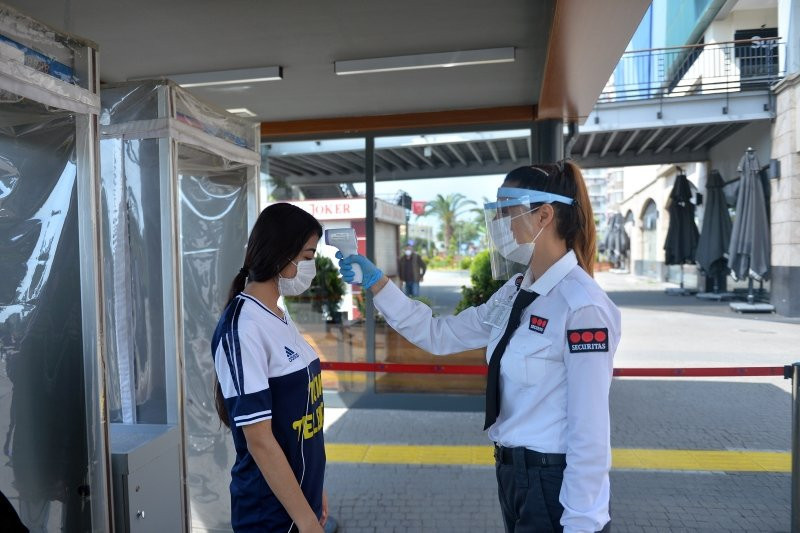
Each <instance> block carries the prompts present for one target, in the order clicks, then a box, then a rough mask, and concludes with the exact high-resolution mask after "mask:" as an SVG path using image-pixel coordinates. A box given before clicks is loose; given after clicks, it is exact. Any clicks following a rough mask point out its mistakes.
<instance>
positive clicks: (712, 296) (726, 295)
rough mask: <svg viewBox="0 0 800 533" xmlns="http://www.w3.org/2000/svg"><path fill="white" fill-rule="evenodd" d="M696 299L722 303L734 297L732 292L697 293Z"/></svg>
mask: <svg viewBox="0 0 800 533" xmlns="http://www.w3.org/2000/svg"><path fill="white" fill-rule="evenodd" d="M697 297H698V298H700V299H701V300H712V301H715V302H724V301H727V300H733V299H734V298H735V295H734V294H733V293H732V292H699V293H697Z"/></svg>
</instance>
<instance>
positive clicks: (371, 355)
mask: <svg viewBox="0 0 800 533" xmlns="http://www.w3.org/2000/svg"><path fill="white" fill-rule="evenodd" d="M364 179H365V181H366V183H367V216H366V220H365V222H366V229H367V231H366V233H367V258H368V259H369V260H370V261H375V136H374V135H367V137H366V138H365V139H364ZM361 290H362V292H363V294H364V311H365V313H366V316H365V317H364V318H365V319H366V321H367V342H366V344H367V362H369V363H374V362H375V306H374V304H373V303H372V292H370V291H369V290H367V289H363V288H362V289H361ZM365 392H366V393H367V394H374V393H375V374H374V373H372V372H368V373H367V390H366V391H365Z"/></svg>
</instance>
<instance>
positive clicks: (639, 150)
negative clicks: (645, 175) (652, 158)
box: [636, 128, 662, 155]
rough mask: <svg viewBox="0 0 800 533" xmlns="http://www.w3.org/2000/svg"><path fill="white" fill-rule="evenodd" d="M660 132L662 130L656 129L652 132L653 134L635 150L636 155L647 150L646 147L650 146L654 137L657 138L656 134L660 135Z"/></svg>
mask: <svg viewBox="0 0 800 533" xmlns="http://www.w3.org/2000/svg"><path fill="white" fill-rule="evenodd" d="M661 130H662V128H656V129H655V130H653V133H651V134H650V136H649V137H648V138H647V140H645V141H644V142H643V143H642V145H641V146H640V147H639V149H638V150H636V155H640V154H641V153H642V152H644V151H645V150H647V147H648V146H650V143H651V142H653V141H654V140H655V138H656V137H658V134H659V133H661Z"/></svg>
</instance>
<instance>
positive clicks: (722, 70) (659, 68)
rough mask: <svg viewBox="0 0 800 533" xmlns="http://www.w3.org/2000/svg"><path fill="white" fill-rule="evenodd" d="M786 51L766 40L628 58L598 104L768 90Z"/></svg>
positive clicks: (656, 51)
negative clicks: (780, 57)
mask: <svg viewBox="0 0 800 533" xmlns="http://www.w3.org/2000/svg"><path fill="white" fill-rule="evenodd" d="M785 49H786V44H785V43H782V42H780V39H778V38H764V39H747V40H742V41H729V42H722V43H710V44H697V45H691V46H679V47H674V48H654V49H649V50H636V51H631V52H625V53H624V54H623V55H622V57H621V58H620V61H619V63H618V64H617V67H616V68H615V69H614V73H613V74H612V75H611V78H610V79H609V80H608V83H607V84H606V86H605V88H604V89H603V92H602V93H601V94H600V98H599V99H598V102H600V103H606V102H620V101H628V100H644V99H653V98H666V97H676V96H688V95H695V94H714V93H726V92H739V91H748V90H764V89H768V88H769V87H770V86H771V85H772V84H773V83H775V82H776V81H778V80H780V79H781V78H782V77H783V73H782V72H781V71H780V67H779V61H778V57H779V54H782V53H784V51H785Z"/></svg>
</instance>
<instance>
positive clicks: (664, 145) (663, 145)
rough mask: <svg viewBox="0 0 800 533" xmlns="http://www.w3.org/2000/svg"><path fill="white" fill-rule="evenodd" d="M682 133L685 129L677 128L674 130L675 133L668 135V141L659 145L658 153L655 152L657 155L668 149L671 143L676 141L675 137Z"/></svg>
mask: <svg viewBox="0 0 800 533" xmlns="http://www.w3.org/2000/svg"><path fill="white" fill-rule="evenodd" d="M682 131H683V128H675V129H674V130H673V132H672V133H670V134H669V135H667V138H666V139H664V140H663V141H662V142H661V144H659V145H658V148H656V151H655V153H657V154H658V153H660V152H661V151H662V150H663V149H664V148H666V147H667V145H668V144H669V143H671V142H672V139H674V138H675V137H677V136H678V134H680V132H682Z"/></svg>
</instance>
